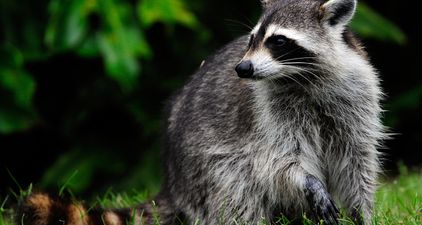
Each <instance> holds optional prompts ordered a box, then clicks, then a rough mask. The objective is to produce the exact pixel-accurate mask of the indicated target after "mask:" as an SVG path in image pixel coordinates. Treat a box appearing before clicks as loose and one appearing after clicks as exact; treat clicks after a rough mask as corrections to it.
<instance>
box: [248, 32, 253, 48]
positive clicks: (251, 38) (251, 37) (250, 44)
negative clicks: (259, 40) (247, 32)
mask: <svg viewBox="0 0 422 225" xmlns="http://www.w3.org/2000/svg"><path fill="white" fill-rule="evenodd" d="M254 38H255V36H254V35H253V34H252V35H251V36H250V37H249V43H248V48H250V47H251V46H252V42H253V39H254Z"/></svg>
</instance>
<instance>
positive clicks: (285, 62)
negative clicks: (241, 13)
mask: <svg viewBox="0 0 422 225" xmlns="http://www.w3.org/2000/svg"><path fill="white" fill-rule="evenodd" d="M261 2H262V4H263V8H264V13H263V15H262V17H261V18H260V20H259V21H258V24H257V25H256V26H255V28H254V29H253V30H252V31H251V33H250V38H249V44H248V47H247V52H246V54H245V55H244V57H243V59H242V60H241V61H240V62H239V64H238V65H237V66H236V68H235V69H236V72H237V74H238V76H239V77H241V78H252V79H255V80H261V79H264V80H266V79H278V78H282V77H293V76H295V74H298V75H300V76H301V77H304V76H309V74H312V75H313V76H317V75H316V74H318V71H332V68H337V67H341V65H343V64H344V61H345V60H346V61H347V60H348V55H351V54H354V56H357V57H361V58H364V56H363V55H364V53H363V50H362V49H361V48H360V45H359V43H358V42H357V41H356V40H355V39H354V38H353V36H351V34H350V33H349V31H348V30H347V28H346V27H347V24H348V23H349V21H350V20H351V18H352V17H353V14H354V12H355V10H356V4H357V2H356V0H328V1H324V0H262V1H261ZM346 64H347V63H346ZM315 71H316V72H315Z"/></svg>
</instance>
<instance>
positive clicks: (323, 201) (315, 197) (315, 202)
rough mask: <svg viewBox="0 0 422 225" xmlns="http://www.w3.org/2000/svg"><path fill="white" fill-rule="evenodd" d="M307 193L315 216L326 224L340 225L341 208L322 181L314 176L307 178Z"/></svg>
mask: <svg viewBox="0 0 422 225" xmlns="http://www.w3.org/2000/svg"><path fill="white" fill-rule="evenodd" d="M305 195H306V198H307V200H308V204H309V206H310V207H311V210H312V213H313V216H314V218H315V219H317V220H319V221H320V220H323V221H324V224H329V225H338V224H339V223H338V215H339V213H340V212H339V210H338V208H337V206H336V205H335V203H334V201H333V200H332V198H331V196H330V194H329V193H328V192H327V191H326V190H325V188H324V186H323V185H322V183H321V182H320V181H319V180H318V179H317V178H316V177H314V176H308V177H307V178H306V188H305Z"/></svg>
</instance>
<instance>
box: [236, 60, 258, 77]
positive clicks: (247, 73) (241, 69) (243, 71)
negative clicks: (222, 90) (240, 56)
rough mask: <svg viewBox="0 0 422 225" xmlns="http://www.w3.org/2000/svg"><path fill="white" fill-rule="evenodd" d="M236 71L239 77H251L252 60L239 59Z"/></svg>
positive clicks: (252, 70)
mask: <svg viewBox="0 0 422 225" xmlns="http://www.w3.org/2000/svg"><path fill="white" fill-rule="evenodd" d="M236 72H237V75H238V76H239V77H240V78H252V76H253V74H254V68H253V64H252V62H251V61H250V60H246V61H241V62H240V63H239V64H237V66H236Z"/></svg>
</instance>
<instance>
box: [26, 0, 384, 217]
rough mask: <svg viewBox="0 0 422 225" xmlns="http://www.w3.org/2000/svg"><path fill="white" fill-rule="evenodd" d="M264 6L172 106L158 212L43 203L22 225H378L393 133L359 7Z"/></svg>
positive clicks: (33, 203) (285, 1)
mask: <svg viewBox="0 0 422 225" xmlns="http://www.w3.org/2000/svg"><path fill="white" fill-rule="evenodd" d="M261 2H262V5H263V14H262V16H261V18H260V19H259V21H258V23H257V25H256V26H255V28H254V29H253V30H252V31H251V32H250V34H248V35H245V36H242V37H240V38H238V39H237V40H234V41H233V42H231V43H229V44H228V45H226V46H225V47H223V48H222V49H221V50H219V51H218V52H217V53H216V54H214V55H213V56H211V57H209V58H208V59H206V60H205V62H203V63H202V65H201V67H200V68H199V69H198V71H197V72H196V73H195V74H194V75H193V76H192V77H191V78H190V80H189V81H188V82H187V83H186V85H185V86H184V87H183V88H182V89H181V90H180V91H179V92H178V93H177V94H176V95H175V96H174V97H173V98H172V99H171V100H170V101H169V104H168V110H167V111H168V117H167V120H166V126H165V129H166V134H165V136H166V138H165V149H164V154H163V155H164V156H165V163H164V164H165V174H166V176H165V182H164V184H163V187H162V190H161V192H160V194H158V196H157V197H156V198H155V199H154V201H153V203H154V204H148V203H146V204H143V205H140V206H138V207H135V208H132V209H117V210H113V209H93V210H88V209H87V207H85V206H83V205H82V204H81V203H76V202H69V201H68V202H66V201H63V200H60V199H56V198H53V197H51V196H49V195H46V194H42V193H38V194H33V195H31V196H29V197H28V198H27V199H26V201H25V202H24V203H23V205H22V207H21V210H20V217H18V220H19V221H21V218H23V221H24V222H25V224H28V225H31V224H34V225H44V224H56V223H59V221H62V222H63V223H65V224H92V225H96V224H100V223H104V224H107V225H109V224H110V225H111V224H132V223H133V224H155V223H159V224H179V222H180V221H183V222H184V224H205V225H213V224H261V223H266V224H275V223H277V218H279V217H282V216H284V217H287V218H289V219H291V220H292V221H296V222H298V223H300V222H301V219H302V216H303V215H306V217H308V218H310V219H312V220H314V221H316V222H318V221H320V220H323V221H324V224H339V220H338V218H339V216H340V215H339V210H340V209H343V210H344V211H345V212H346V213H347V215H348V216H350V217H351V218H353V219H354V220H355V221H356V222H357V223H359V224H370V223H371V215H372V209H373V195H374V192H375V190H376V184H377V176H378V174H379V172H380V160H379V158H380V153H379V151H377V148H378V147H379V145H380V143H381V141H382V140H383V138H384V137H385V134H384V127H383V125H382V124H381V122H380V117H381V113H382V109H381V107H380V100H381V98H382V91H381V89H380V85H379V82H380V81H379V78H378V74H377V72H376V70H375V69H374V68H373V66H372V65H371V63H370V62H369V60H368V58H367V55H366V52H365V50H364V49H363V47H362V46H361V44H360V42H359V41H358V40H357V39H356V38H355V37H354V35H353V34H352V33H351V32H350V31H349V29H348V28H347V25H348V23H349V21H350V20H351V19H352V17H353V15H354V12H355V10H356V4H357V2H356V0H328V1H324V0H263V1H261ZM22 215H23V216H22ZM80 215H84V216H82V217H81V216H80Z"/></svg>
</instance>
